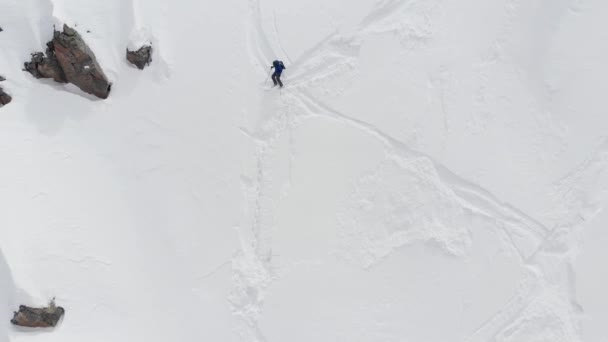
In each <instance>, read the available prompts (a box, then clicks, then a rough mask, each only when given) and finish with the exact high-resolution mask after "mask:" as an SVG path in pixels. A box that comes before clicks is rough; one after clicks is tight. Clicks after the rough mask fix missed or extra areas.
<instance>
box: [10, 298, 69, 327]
mask: <svg viewBox="0 0 608 342" xmlns="http://www.w3.org/2000/svg"><path fill="white" fill-rule="evenodd" d="M64 313H65V310H64V309H63V308H62V307H60V306H55V303H54V302H51V304H50V305H49V306H48V307H45V308H31V307H28V306H25V305H21V306H19V311H17V312H15V315H14V317H13V319H11V323H13V324H14V325H18V326H22V327H29V328H51V327H54V326H56V325H57V323H58V322H59V320H60V319H61V317H62V316H63V314H64Z"/></svg>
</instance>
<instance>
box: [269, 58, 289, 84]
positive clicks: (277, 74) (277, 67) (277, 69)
mask: <svg viewBox="0 0 608 342" xmlns="http://www.w3.org/2000/svg"><path fill="white" fill-rule="evenodd" d="M270 69H271V70H272V69H274V74H272V82H274V87H276V86H277V84H278V85H279V86H280V87H281V88H283V82H281V73H282V72H283V70H285V69H287V68H286V67H285V65H284V64H283V62H282V61H274V62H272V66H271V67H270Z"/></svg>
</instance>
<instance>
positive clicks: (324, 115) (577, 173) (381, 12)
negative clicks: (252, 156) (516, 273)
mask: <svg viewBox="0 0 608 342" xmlns="http://www.w3.org/2000/svg"><path fill="white" fill-rule="evenodd" d="M415 4H416V1H407V0H385V1H380V2H379V3H378V4H377V5H376V6H375V7H374V8H373V9H372V11H371V12H370V14H369V15H368V16H366V17H365V18H364V19H363V20H362V22H361V23H360V25H359V26H358V32H357V33H355V34H354V35H353V36H351V37H342V36H340V35H339V34H338V33H337V32H334V33H331V34H330V35H328V36H327V37H326V38H324V39H322V40H321V41H319V43H318V44H317V45H315V46H313V47H312V48H310V49H309V50H308V51H306V52H305V53H304V54H303V55H301V56H300V57H298V59H297V60H295V61H294V62H293V64H292V65H290V66H289V70H288V71H289V74H290V80H289V84H288V85H287V86H286V89H288V90H289V94H281V96H282V98H281V99H280V100H279V103H280V106H279V111H278V112H277V113H274V115H275V116H273V117H272V118H271V119H270V121H267V122H264V124H268V125H267V126H266V127H264V128H262V129H259V130H258V131H255V132H246V131H243V132H244V134H246V135H247V136H248V137H250V138H251V139H252V140H253V141H254V143H255V145H256V150H257V170H258V171H257V172H258V174H257V177H256V178H255V179H254V180H253V183H252V185H251V186H252V187H253V188H254V189H255V195H254V199H253V203H254V204H253V207H254V213H253V217H252V218H251V224H250V227H249V229H250V230H251V233H252V234H251V236H252V237H251V240H250V241H248V242H246V244H249V246H250V247H252V248H251V249H249V247H246V248H244V251H243V252H242V253H241V254H240V255H239V257H238V258H241V259H247V260H249V262H250V263H254V264H256V265H257V267H259V268H260V269H261V270H263V271H261V272H258V273H256V274H255V276H253V277H251V276H250V275H247V274H242V273H240V272H239V270H238V269H239V268H238V267H235V266H234V261H233V271H234V272H235V274H236V277H237V278H239V279H240V281H241V282H242V283H244V284H246V285H242V286H245V287H247V288H251V287H253V288H255V291H254V292H255V293H256V294H257V296H258V297H256V298H255V299H252V298H250V299H251V300H249V301H247V304H241V305H235V312H238V313H239V316H241V318H243V320H244V321H245V322H246V323H247V324H246V325H247V326H248V327H249V329H250V331H249V335H250V336H254V337H255V341H265V338H264V335H263V332H262V331H261V330H260V328H259V327H258V325H257V317H258V316H259V314H260V312H261V311H262V310H263V307H262V306H263V293H264V291H265V290H266V288H267V287H268V285H269V284H270V283H271V282H272V279H273V273H272V263H271V261H272V260H271V252H269V251H271V248H272V247H271V246H270V245H264V241H270V237H269V236H267V234H269V229H266V227H265V226H264V208H263V206H264V196H265V193H264V189H265V188H266V187H267V186H268V182H270V181H271V178H269V177H268V176H267V175H266V174H265V171H264V169H265V168H264V162H265V157H266V155H267V154H268V153H269V152H270V151H272V146H273V144H275V143H276V141H277V140H278V139H279V138H280V137H281V135H283V134H284V133H285V132H289V134H290V135H291V133H290V132H291V131H292V130H293V129H294V128H296V127H297V126H298V125H299V124H300V123H301V122H303V121H305V120H307V119H311V118H315V119H321V120H330V121H333V122H336V123H339V124H342V125H345V126H348V127H350V128H352V129H355V130H358V131H361V132H364V133H365V134H367V135H369V136H371V137H373V138H375V139H376V140H378V141H380V142H381V143H382V144H383V145H384V146H385V147H386V151H387V156H388V159H393V160H395V161H396V162H397V164H401V165H405V164H407V163H409V162H410V161H412V160H415V159H420V158H422V159H426V160H428V161H430V163H431V164H432V165H433V167H434V169H435V170H436V172H437V175H438V177H439V182H440V183H441V184H443V185H445V186H446V187H448V188H449V189H451V191H453V193H454V194H455V195H456V196H457V197H458V198H459V200H460V202H461V205H462V207H463V208H466V209H468V210H470V211H471V212H472V213H474V214H476V215H480V216H483V217H487V218H491V219H495V220H497V221H499V222H501V223H500V224H498V226H499V228H500V229H501V230H503V231H504V232H505V233H506V234H507V235H508V237H509V239H510V242H511V244H512V247H513V249H514V250H515V251H517V255H518V256H519V258H520V262H521V266H522V267H524V269H526V270H527V271H526V276H525V277H524V279H523V280H522V281H521V282H520V284H519V288H518V291H517V294H516V295H515V296H514V297H513V298H512V299H511V300H510V301H508V302H507V303H505V305H504V306H503V307H502V308H501V309H499V310H498V311H497V312H496V313H495V314H494V315H493V316H492V317H490V318H489V319H488V320H487V321H486V322H484V323H483V324H482V325H480V326H479V327H478V328H477V329H475V330H474V331H472V332H471V334H470V335H469V337H468V338H466V339H465V341H467V342H482V341H496V340H497V338H499V337H500V338H501V339H500V340H503V338H509V336H513V334H514V333H516V332H517V329H518V328H517V326H514V325H517V324H518V320H519V319H521V318H522V315H524V313H525V312H526V310H528V309H529V308H530V306H531V304H532V303H534V302H535V301H536V300H537V298H539V297H540V296H542V295H543V294H544V293H547V291H549V290H548V288H551V287H553V286H555V285H559V284H560V283H559V281H557V283H552V282H549V283H548V284H547V283H545V282H544V281H543V280H542V279H545V276H547V277H548V276H550V275H551V274H552V273H553V272H556V271H555V270H551V269H547V267H546V266H545V264H544V263H543V260H544V259H545V258H547V255H546V254H545V253H544V251H545V249H550V248H552V246H556V245H559V247H560V248H562V249H559V248H558V251H559V252H558V254H557V257H558V258H562V259H566V258H568V257H569V253H570V249H571V248H573V246H572V243H566V246H565V247H564V246H562V243H561V242H560V241H559V237H560V236H562V235H563V234H568V232H570V231H573V230H575V228H576V229H583V228H584V225H585V224H586V219H585V215H584V213H585V212H589V210H590V209H589V208H588V207H584V206H583V204H584V203H586V202H585V198H581V196H582V195H579V196H572V193H573V192H575V191H576V189H577V186H578V185H579V184H581V183H584V182H589V180H591V181H592V182H595V183H596V184H597V183H602V184H603V185H605V187H606V188H608V180H605V179H600V178H601V175H602V174H606V173H605V172H602V171H605V169H606V168H608V162H606V160H608V157H606V155H608V142H607V141H608V139H606V141H604V142H603V144H602V145H601V147H600V149H599V150H598V152H597V153H596V155H595V156H594V157H592V158H590V160H588V161H586V162H585V163H584V164H583V165H581V166H580V167H578V168H577V169H575V170H573V171H572V172H571V173H569V174H568V175H566V176H565V177H564V178H563V179H562V181H560V182H558V183H557V184H556V186H555V187H556V193H557V195H556V197H558V198H557V199H556V202H559V201H560V200H561V201H568V200H569V201H570V202H577V201H578V202H579V203H583V204H580V205H579V208H580V210H579V212H577V213H576V214H575V215H574V216H575V217H576V219H568V218H567V217H564V216H563V215H562V217H560V219H562V220H564V221H563V222H565V224H566V225H565V226H560V227H554V228H552V229H550V228H548V227H546V226H544V225H543V224H542V223H540V222H539V221H538V220H536V219H535V218H533V217H532V216H530V215H528V214H526V213H524V212H523V211H522V210H520V209H518V208H517V207H516V206H513V205H511V204H509V203H505V202H504V201H502V200H500V199H499V198H497V197H496V196H495V195H493V194H492V193H491V192H490V191H488V190H487V189H485V188H483V187H482V186H480V185H478V184H475V183H473V182H470V181H468V180H466V179H464V178H462V177H460V176H459V175H457V174H456V173H454V172H452V171H451V170H450V169H449V168H448V167H446V166H445V165H442V164H441V163H439V162H438V161H436V160H434V159H433V158H431V157H430V156H428V155H426V154H424V153H421V152H419V151H415V150H413V149H411V148H410V147H408V146H407V144H406V143H404V142H403V141H400V140H399V139H397V138H394V137H392V136H391V135H390V134H387V133H385V132H384V131H382V130H381V129H379V128H378V127H375V126H374V125H372V124H370V123H367V122H365V121H361V120H358V119H355V118H352V117H350V116H348V115H346V114H343V113H340V112H339V111H337V110H335V109H332V108H331V107H329V106H327V105H326V104H324V103H323V102H322V101H320V100H318V99H316V98H315V97H314V96H313V95H311V94H310V93H309V92H308V91H307V88H308V87H310V86H311V85H313V84H315V83H317V82H320V81H322V80H325V79H328V78H335V77H340V76H344V75H346V74H347V73H349V72H352V71H354V70H355V69H356V68H355V67H354V65H355V63H356V59H357V57H358V56H359V52H360V48H361V44H362V41H363V40H364V38H365V37H366V36H367V35H369V34H371V33H373V32H378V31H382V29H385V30H386V29H387V28H386V22H387V21H390V20H392V19H394V18H393V17H394V16H396V15H398V14H399V13H401V12H400V10H401V9H404V8H406V9H407V8H409V7H411V6H413V5H415ZM519 5H520V1H519V0H509V1H508V2H507V4H506V6H505V8H504V11H505V16H504V17H505V19H504V20H505V24H504V26H503V29H502V31H501V33H500V34H499V36H498V38H497V39H496V40H495V42H494V45H493V48H492V50H491V51H490V52H489V53H488V57H487V58H486V59H485V60H484V61H482V63H481V64H479V67H480V69H479V71H478V77H479V79H480V80H482V82H480V84H481V86H480V88H478V90H477V102H476V103H477V106H478V107H483V104H484V103H485V100H484V95H483V93H484V84H485V83H487V82H489V79H488V77H487V75H486V73H485V70H484V69H485V68H484V66H490V65H493V64H494V63H496V62H497V61H498V60H499V59H500V58H501V53H502V45H503V44H504V43H505V41H506V40H507V39H508V37H509V32H510V30H511V27H512V26H513V19H514V18H515V17H516V16H517V11H518V9H519V7H520V6H519ZM250 6H251V25H252V30H251V32H253V34H251V35H250V36H249V47H250V50H251V55H252V57H253V62H254V65H259V66H261V68H260V69H261V70H262V71H263V70H265V65H266V64H268V61H271V60H273V59H274V56H276V54H275V53H274V51H277V52H283V55H285V56H288V54H287V51H285V50H284V49H283V47H282V46H280V38H279V35H278V33H279V32H278V28H277V26H276V22H275V23H274V25H273V29H274V30H275V31H276V32H275V34H276V35H277V37H278V39H277V41H278V42H279V43H278V44H279V46H271V44H270V43H269V40H268V38H267V36H266V33H265V31H264V26H263V23H262V21H261V9H260V8H261V7H260V0H250ZM383 25H384V26H383ZM321 66H324V67H321ZM484 80H485V82H484ZM442 106H445V105H444V104H443V103H442ZM292 107H295V108H298V109H299V110H301V111H303V112H304V113H303V114H297V113H296V114H293V113H291V112H290V110H289V108H292ZM267 110H268V109H266V108H261V111H267ZM443 110H444V111H445V108H444V109H443ZM444 114H445V113H444ZM278 117H283V118H284V120H286V122H282V121H281V119H277V118H278ZM480 119H483V118H476V119H475V120H478V121H479V120H480ZM444 120H445V122H444V125H445V129H446V132H447V130H448V123H447V118H444ZM290 141H291V139H290ZM293 157H294V156H293V153H292V152H291V150H290V156H289V159H290V160H289V161H288V162H289V163H291V160H292V159H293ZM606 188H602V189H600V191H598V195H597V197H599V198H597V201H596V203H601V205H600V204H598V205H596V206H595V207H594V208H593V210H592V211H593V212H597V211H598V210H599V208H601V207H602V205H603V204H604V202H605V201H606V197H608V195H607V191H606ZM568 207H571V206H569V205H565V208H568ZM269 210H270V209H269ZM588 218H589V217H587V219H588ZM522 234H523V235H522ZM522 236H523V237H522ZM565 265H566V267H570V264H569V263H568V262H567V261H566V262H565ZM570 271H571V269H570ZM260 274H262V280H260V278H259V277H260ZM248 277H249V278H248ZM570 278H572V277H570ZM568 282H569V283H568V284H567V286H568V287H569V288H573V287H574V280H573V279H569V281H568ZM241 290H243V289H242V288H239V286H237V287H236V289H235V291H236V292H239V291H241ZM573 296H574V295H573V294H572V298H570V300H571V302H572V303H573V304H575V298H574V297H573ZM540 303H541V304H538V305H541V307H543V306H542V305H543V304H542V301H541V302H540ZM249 306H254V307H255V309H253V308H251V307H249ZM246 308H249V309H246ZM571 309H572V308H566V309H565V310H566V312H569V311H571ZM249 310H253V311H254V312H255V314H247V313H246V312H247V311H249ZM244 313H245V314H244ZM522 324H523V323H522ZM570 325H571V324H570ZM505 329H509V330H510V333H509V332H507V333H505V331H506V330H505ZM505 334H506V335H505ZM564 335H566V340H568V341H576V340H578V339H577V337H576V334H575V333H572V331H570V332H565V333H564ZM505 336H507V337H505Z"/></svg>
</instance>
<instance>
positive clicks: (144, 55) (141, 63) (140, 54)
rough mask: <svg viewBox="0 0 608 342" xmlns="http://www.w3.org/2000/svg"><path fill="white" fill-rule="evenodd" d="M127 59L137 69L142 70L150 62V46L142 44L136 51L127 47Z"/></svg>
mask: <svg viewBox="0 0 608 342" xmlns="http://www.w3.org/2000/svg"><path fill="white" fill-rule="evenodd" d="M127 60H128V61H129V63H131V64H133V65H135V66H136V67H137V68H138V69H140V70H143V69H144V68H145V67H146V66H147V65H150V63H151V62H152V46H150V45H144V46H142V47H141V48H140V49H139V50H137V51H130V50H129V49H127Z"/></svg>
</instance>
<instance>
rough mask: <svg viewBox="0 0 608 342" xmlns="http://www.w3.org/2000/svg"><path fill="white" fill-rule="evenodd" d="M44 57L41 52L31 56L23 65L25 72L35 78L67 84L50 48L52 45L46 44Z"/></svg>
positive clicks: (50, 43)
mask: <svg viewBox="0 0 608 342" xmlns="http://www.w3.org/2000/svg"><path fill="white" fill-rule="evenodd" d="M47 45H48V46H49V47H48V48H47V49H46V56H45V55H44V54H43V53H42V52H35V53H33V54H32V59H31V60H30V61H29V62H26V63H25V64H24V66H25V70H26V71H27V72H29V73H30V74H32V75H33V76H34V77H36V78H52V79H53V80H55V82H59V83H67V82H68V80H67V78H66V77H65V74H64V73H63V70H62V69H61V67H60V66H59V62H58V61H57V58H56V57H55V52H54V50H53V48H52V46H53V43H52V42H49V43H48V44H47Z"/></svg>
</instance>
